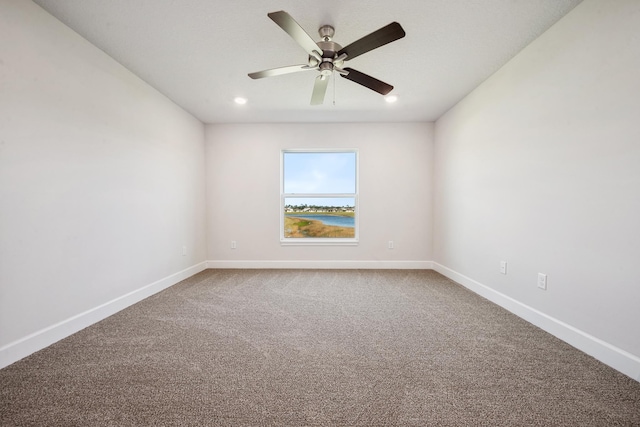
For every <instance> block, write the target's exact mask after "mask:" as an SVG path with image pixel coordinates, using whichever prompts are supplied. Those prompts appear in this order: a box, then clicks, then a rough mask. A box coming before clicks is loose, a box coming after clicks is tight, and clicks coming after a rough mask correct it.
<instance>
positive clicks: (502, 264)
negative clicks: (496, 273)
mask: <svg viewBox="0 0 640 427" xmlns="http://www.w3.org/2000/svg"><path fill="white" fill-rule="evenodd" d="M500 274H507V261H500Z"/></svg>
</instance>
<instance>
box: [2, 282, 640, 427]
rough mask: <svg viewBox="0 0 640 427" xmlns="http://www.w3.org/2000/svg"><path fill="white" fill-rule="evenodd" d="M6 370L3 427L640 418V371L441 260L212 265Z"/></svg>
mask: <svg viewBox="0 0 640 427" xmlns="http://www.w3.org/2000/svg"><path fill="white" fill-rule="evenodd" d="M0 384H1V388H0V424H1V425H2V426H31V425H34V426H57V425H64V426H137V425H159V426H161V425H165V426H172V425H176V426H177V425H180V426H209V425H210V426H325V425H327V426H427V425H429V426H434V425H435V426H438V425H442V426H466V425H473V426H484V425H486V426H537V425H540V426H617V425H620V426H640V383H638V382H636V381H634V380H632V379H631V378H628V377H627V376H625V375H623V374H621V373H619V372H617V371H615V370H613V369H611V368H609V367H608V366H606V365H604V364H602V363H600V362H598V361H597V360H595V359H593V358H592V357H590V356H587V355H585V354H584V353H582V352H580V351H578V350H576V349H574V348H573V347H571V346H569V345H568V344H566V343H564V342H562V341H560V340H558V339H556V338H555V337H553V336H551V335H549V334H548V333H546V332H544V331H542V330H540V329H538V328H537V327H535V326H532V325H531V324H529V323H527V322H525V321H524V320H522V319H520V318H518V317H516V316H514V315H512V314H511V313H509V312H507V311H505V310H503V309H502V308H500V307H498V306H496V305H494V304H492V303H491V302H489V301H487V300H485V299H483V298H481V297H479V296H478V295H476V294H474V293H472V292H470V291H468V290H467V289H465V288H464V287H462V286H460V285H458V284H456V283H454V282H452V281H450V280H449V279H447V278H445V277H444V276H442V275H440V274H438V273H436V272H434V271H430V270H205V271H203V272H202V273H199V274H197V275H195V276H193V277H190V278H189V279H187V280H184V281H183V282H180V283H179V284H177V285H175V286H173V287H171V288H169V289H167V290H165V291H163V292H160V293H158V294H156V295H154V296H152V297H150V298H147V299H145V300H144V301H142V302H140V303H138V304H135V305H133V306H131V307H129V308H127V309H125V310H123V311H121V312H119V313H117V314H115V315H113V316H111V317H109V318H107V319H105V320H103V321H101V322H99V323H96V324H94V325H92V326H90V327H88V328H86V329H84V330H82V331H80V332H78V333H76V334H74V335H72V336H70V337H68V338H66V339H64V340H62V341H59V342H57V343H55V344H54V345H52V346H50V347H47V348H46V349H43V350H41V351H39V352H37V353H35V354H33V355H31V356H29V357H27V358H25V359H22V360H20V361H18V362H16V363H14V364H12V365H10V366H8V367H6V368H4V369H2V370H0Z"/></svg>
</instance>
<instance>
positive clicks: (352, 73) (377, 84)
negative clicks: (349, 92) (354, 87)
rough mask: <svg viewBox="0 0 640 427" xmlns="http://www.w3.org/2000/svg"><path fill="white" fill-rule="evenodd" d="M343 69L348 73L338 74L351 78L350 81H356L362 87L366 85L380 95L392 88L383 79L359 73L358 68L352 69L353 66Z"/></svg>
mask: <svg viewBox="0 0 640 427" xmlns="http://www.w3.org/2000/svg"><path fill="white" fill-rule="evenodd" d="M344 71H348V72H349V74H346V75H345V74H340V75H341V76H342V77H344V78H345V79H347V80H351V81H352V82H356V83H358V84H360V85H362V86H364V87H367V88H369V89H371V90H373V91H375V92H378V93H379V94H381V95H386V94H388V93H389V92H391V91H392V90H393V86H391V85H390V84H387V83H385V82H383V81H380V80H378V79H375V78H373V77H371V76H368V75H366V74H364V73H361V72H360V71H358V70H354V69H353V68H348V67H347V68H345V69H344Z"/></svg>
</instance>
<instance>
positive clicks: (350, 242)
mask: <svg viewBox="0 0 640 427" xmlns="http://www.w3.org/2000/svg"><path fill="white" fill-rule="evenodd" d="M358 243H359V242H358V240H356V239H304V238H294V239H280V245H281V246H358Z"/></svg>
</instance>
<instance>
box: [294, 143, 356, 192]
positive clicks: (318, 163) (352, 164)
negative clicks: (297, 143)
mask: <svg viewBox="0 0 640 427" xmlns="http://www.w3.org/2000/svg"><path fill="white" fill-rule="evenodd" d="M284 192H285V193H288V194H314V193H330V194H331V193H333V194H354V193H355V192H356V153H353V152H351V153H317V152H316V153H292V152H288V153H287V152H285V153H284Z"/></svg>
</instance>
